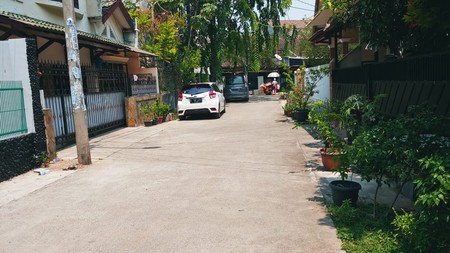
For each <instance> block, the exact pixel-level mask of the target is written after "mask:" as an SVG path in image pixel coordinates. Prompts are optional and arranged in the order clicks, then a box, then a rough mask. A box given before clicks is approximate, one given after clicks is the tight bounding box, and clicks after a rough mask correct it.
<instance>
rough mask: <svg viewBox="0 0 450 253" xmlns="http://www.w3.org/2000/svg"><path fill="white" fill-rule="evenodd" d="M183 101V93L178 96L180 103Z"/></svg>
mask: <svg viewBox="0 0 450 253" xmlns="http://www.w3.org/2000/svg"><path fill="white" fill-rule="evenodd" d="M182 100H183V92H180V94H178V101H182Z"/></svg>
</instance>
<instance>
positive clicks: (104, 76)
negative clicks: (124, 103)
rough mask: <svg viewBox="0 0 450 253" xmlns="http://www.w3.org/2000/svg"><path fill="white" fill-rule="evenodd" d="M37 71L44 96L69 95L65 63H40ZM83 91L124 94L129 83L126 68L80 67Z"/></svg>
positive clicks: (113, 66) (118, 66)
mask: <svg viewBox="0 0 450 253" xmlns="http://www.w3.org/2000/svg"><path fill="white" fill-rule="evenodd" d="M39 70H40V71H41V73H42V76H41V78H40V82H41V89H42V90H44V94H45V95H46V96H57V95H70V81H69V74H68V67H67V64H65V63H58V62H41V63H39ZM81 71H82V77H83V91H84V93H85V94H88V93H99V92H118V91H123V92H126V91H127V89H128V87H129V81H128V77H127V72H126V66H125V65H121V64H103V65H102V66H100V67H98V66H82V67H81Z"/></svg>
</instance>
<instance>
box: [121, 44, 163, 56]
mask: <svg viewBox="0 0 450 253" xmlns="http://www.w3.org/2000/svg"><path fill="white" fill-rule="evenodd" d="M126 49H127V50H129V51H131V52H134V53H138V54H140V55H144V56H151V57H156V56H157V55H156V54H153V53H150V52H147V51H145V50H143V49H140V48H137V47H131V46H126Z"/></svg>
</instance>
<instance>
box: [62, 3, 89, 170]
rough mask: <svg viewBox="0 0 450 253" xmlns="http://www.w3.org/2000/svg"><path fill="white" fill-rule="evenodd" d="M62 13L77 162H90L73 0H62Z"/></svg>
mask: <svg viewBox="0 0 450 253" xmlns="http://www.w3.org/2000/svg"><path fill="white" fill-rule="evenodd" d="M62 3H63V15H64V30H65V34H66V49H67V50H66V51H67V65H68V67H69V78H70V95H71V97H72V107H73V119H74V124H75V138H76V144H77V157H78V162H79V163H80V164H83V165H87V164H91V163H92V162H91V151H90V147H89V135H88V128H87V119H86V105H85V103H84V93H83V80H82V78H81V64H80V52H79V50H78V36H77V29H76V27H75V19H74V10H73V0H62Z"/></svg>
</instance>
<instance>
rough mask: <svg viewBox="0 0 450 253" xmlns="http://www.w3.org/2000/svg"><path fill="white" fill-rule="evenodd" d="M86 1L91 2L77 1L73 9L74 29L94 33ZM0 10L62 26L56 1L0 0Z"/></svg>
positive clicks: (59, 4) (60, 5)
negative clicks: (77, 4) (77, 5)
mask: <svg viewBox="0 0 450 253" xmlns="http://www.w3.org/2000/svg"><path fill="white" fill-rule="evenodd" d="M86 1H93V0H78V3H79V8H77V9H75V17H76V27H77V29H78V30H80V31H84V32H89V33H95V30H94V27H93V25H91V23H90V22H89V20H88V15H87V8H86ZM0 10H3V11H7V12H12V13H17V14H20V15H25V16H29V17H33V18H36V19H39V20H44V21H47V22H51V23H54V24H59V25H64V21H63V20H64V18H63V9H62V3H60V2H56V1H51V0H21V1H17V0H0Z"/></svg>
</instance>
